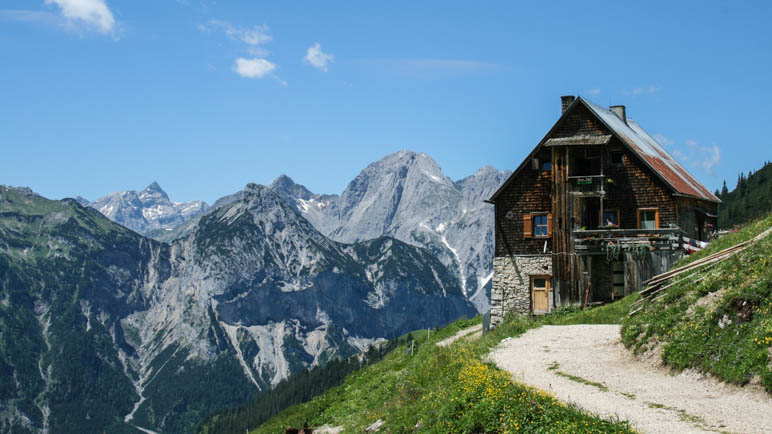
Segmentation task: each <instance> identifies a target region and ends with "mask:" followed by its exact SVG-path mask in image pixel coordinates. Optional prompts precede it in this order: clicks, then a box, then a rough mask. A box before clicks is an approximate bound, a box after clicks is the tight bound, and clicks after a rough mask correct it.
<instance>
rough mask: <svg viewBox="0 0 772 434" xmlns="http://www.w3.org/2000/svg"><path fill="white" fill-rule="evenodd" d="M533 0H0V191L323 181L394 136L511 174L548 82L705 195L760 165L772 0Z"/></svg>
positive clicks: (207, 193)
mask: <svg viewBox="0 0 772 434" xmlns="http://www.w3.org/2000/svg"><path fill="white" fill-rule="evenodd" d="M534 3H535V2H527V3H526V2H510V1H506V2H504V1H502V2H493V1H491V2H454V1H442V2H429V1H426V2H415V1H407V2H400V1H392V2H267V1H263V2H251V1H250V2H246V1H239V2H236V1H230V2H213V1H201V0H187V1H182V0H155V1H152V2H151V1H136V0H24V1H16V0H4V1H3V2H2V4H0V56H1V57H0V59H2V60H0V151H2V154H1V155H2V157H3V158H2V171H0V183H2V184H7V185H24V186H29V187H31V188H32V189H34V190H35V191H37V192H39V193H41V194H43V195H45V196H48V197H51V198H62V197H73V196H76V195H82V196H84V197H86V198H88V199H91V200H93V199H96V198H97V197H99V196H102V195H104V194H106V193H109V192H112V191H120V190H126V189H141V188H144V187H145V186H147V185H148V184H149V183H151V182H152V181H158V182H159V183H160V184H161V186H162V187H163V188H164V189H165V190H166V191H167V192H168V193H169V195H170V196H171V197H172V199H174V200H177V201H187V200H194V199H203V200H206V201H207V202H209V203H212V202H213V201H214V200H215V199H217V198H218V197H220V196H223V195H225V194H228V193H232V192H234V191H237V190H239V189H241V188H242V187H243V186H244V185H245V184H246V183H247V182H258V183H269V182H270V181H271V180H272V179H273V178H275V177H276V176H278V175H280V174H282V173H286V174H288V175H289V176H291V177H292V178H293V179H295V181H297V182H300V183H302V184H305V185H306V186H307V187H309V188H310V189H311V190H312V191H314V192H317V193H340V192H342V190H343V189H344V188H345V186H346V183H347V182H348V181H350V180H351V179H352V178H353V177H354V176H356V175H357V173H358V172H359V171H360V170H361V169H363V168H364V167H365V166H366V165H367V164H369V163H371V162H373V161H375V160H377V159H379V158H381V157H383V156H384V155H386V154H388V153H391V152H394V151H397V150H400V149H412V150H415V151H419V152H426V153H427V154H429V155H430V156H432V157H433V158H434V159H435V160H437V162H438V163H439V164H440V166H441V167H442V168H443V170H444V171H445V173H446V174H447V175H448V176H450V177H451V178H453V179H459V178H462V177H464V176H467V175H470V174H472V173H473V172H474V171H475V170H476V169H477V168H479V167H481V166H484V165H492V166H494V167H496V168H498V169H513V168H514V167H516V165H517V164H519V162H520V161H521V160H522V159H523V158H524V157H525V155H526V154H527V153H528V152H529V151H530V149H531V148H532V147H533V146H534V145H536V143H537V142H538V141H539V140H540V139H541V137H542V136H543V135H544V134H545V133H546V132H547V130H548V129H549V128H550V126H551V125H552V124H553V123H554V122H555V120H556V119H557V118H558V116H559V111H560V98H559V97H560V96H561V95H566V94H573V95H577V94H579V95H582V96H584V97H586V98H588V99H590V100H591V101H593V102H596V103H598V104H600V105H604V106H608V105H612V104H624V105H626V106H627V114H628V116H629V117H631V118H633V119H635V120H636V121H637V122H638V123H639V124H641V125H642V126H643V127H644V128H645V129H646V130H647V131H648V132H650V133H651V134H653V135H657V137H659V139H660V141H661V142H662V143H663V144H664V145H665V146H666V148H667V149H669V150H670V151H671V152H672V153H674V154H675V155H676V157H677V158H679V159H680V160H681V161H682V163H683V164H684V165H685V166H686V167H687V168H688V169H689V170H690V171H691V172H692V173H693V174H694V175H695V176H697V178H698V179H700V180H701V181H702V182H703V183H704V184H705V185H707V186H708V187H709V188H711V189H715V188H719V187H720V186H721V182H722V180H724V179H726V180H727V181H728V185H729V186H730V188H731V187H733V186H734V184H735V182H736V179H737V175H738V174H739V172H740V171H743V172H746V173H747V172H748V170H755V169H758V168H759V167H761V165H762V164H763V161H765V160H772V143H771V142H772V139H770V135H769V133H768V128H767V125H768V123H769V117H770V114H772V111H771V110H770V105H772V82H771V80H770V77H772V30H770V28H772V27H771V26H769V23H770V22H772V2H767V1H759V2H728V1H721V2H708V1H700V2H670V1H668V2H654V1H647V2H621V1H618V0H617V1H613V2H595V1H590V2H553V3H549V4H548V5H547V6H538V7H537V6H535V5H534ZM539 3H542V2H539ZM545 3H546V2H545Z"/></svg>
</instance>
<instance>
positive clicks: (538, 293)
mask: <svg viewBox="0 0 772 434" xmlns="http://www.w3.org/2000/svg"><path fill="white" fill-rule="evenodd" d="M531 302H532V303H533V304H532V305H533V313H536V314H540V313H548V312H549V311H550V277H549V276H533V277H531Z"/></svg>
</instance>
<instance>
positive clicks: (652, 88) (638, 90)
mask: <svg viewBox="0 0 772 434" xmlns="http://www.w3.org/2000/svg"><path fill="white" fill-rule="evenodd" d="M660 91H662V86H661V85H659V84H650V85H648V86H643V87H635V88H633V89H630V90H624V91H622V93H623V94H625V95H632V96H640V95H646V94H648V95H652V94H655V93H658V92H660Z"/></svg>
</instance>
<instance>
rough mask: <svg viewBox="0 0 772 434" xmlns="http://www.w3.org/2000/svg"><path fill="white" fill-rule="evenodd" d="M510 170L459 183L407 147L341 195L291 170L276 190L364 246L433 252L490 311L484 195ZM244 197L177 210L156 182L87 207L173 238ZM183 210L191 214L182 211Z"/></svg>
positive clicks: (331, 231) (484, 171)
mask: <svg viewBox="0 0 772 434" xmlns="http://www.w3.org/2000/svg"><path fill="white" fill-rule="evenodd" d="M510 173H511V172H509V171H504V172H502V171H499V170H497V169H495V168H493V167H491V166H486V167H483V168H481V169H479V170H478V171H477V172H475V173H474V174H473V175H471V176H468V177H466V178H463V179H461V180H458V181H453V180H451V179H450V178H448V177H447V176H445V175H444V174H443V172H442V169H441V168H440V166H439V165H438V164H437V163H436V162H435V161H434V160H433V159H432V158H431V157H429V156H428V155H426V154H424V153H416V152H412V151H399V152H396V153H393V154H390V155H387V156H385V157H384V158H382V159H381V160H379V161H377V162H375V163H372V164H370V165H369V166H367V167H366V168H365V169H364V170H362V171H361V173H359V175H358V176H356V177H355V178H354V179H353V180H352V181H351V182H350V183H349V184H348V186H347V187H346V189H345V190H344V191H343V193H342V194H340V195H335V194H316V193H313V192H311V191H310V190H308V189H307V188H306V187H305V186H303V185H300V184H296V183H295V182H294V181H293V180H292V179H291V178H290V177H289V176H287V175H282V176H279V177H278V178H276V179H275V180H274V181H273V182H272V183H271V184H270V186H269V187H270V188H271V189H272V190H273V191H275V192H276V193H277V194H278V195H279V196H281V197H282V198H283V199H284V200H285V201H286V202H287V203H288V204H289V205H290V206H292V207H293V208H294V209H295V210H296V211H297V212H298V213H300V214H301V215H302V216H303V217H304V218H305V219H307V220H308V221H309V222H311V224H312V225H313V226H314V227H315V228H316V229H317V230H318V231H319V232H321V233H322V234H323V235H325V236H326V237H328V238H330V239H332V240H334V241H338V242H341V243H356V242H360V241H366V240H372V239H376V238H379V237H384V236H386V237H391V238H395V239H397V240H400V241H403V242H405V243H408V244H411V245H414V246H417V247H423V248H425V249H428V250H429V251H431V252H432V254H433V255H434V256H436V257H437V258H438V259H439V260H440V261H441V262H442V263H443V264H444V265H445V266H446V267H448V268H449V269H450V270H451V271H452V272H453V273H454V274H456V276H457V277H458V279H459V281H460V284H461V288H462V290H463V292H464V295H465V296H466V297H467V298H468V299H469V300H470V301H471V302H472V303H473V304H474V305H475V307H476V308H477V310H478V311H479V312H484V311H487V310H488V307H489V298H490V286H491V276H492V272H493V266H492V261H493V207H492V206H491V205H488V204H486V203H484V202H483V200H485V199H487V198H488V197H490V196H491V195H492V194H493V193H494V192H495V191H496V189H498V187H499V186H500V185H501V184H502V183H503V182H504V180H506V178H507V177H508V176H509V175H510ZM240 195H241V192H236V193H234V194H231V195H228V196H225V197H223V198H220V199H219V200H217V201H216V202H215V203H214V204H213V205H212V206H211V207H207V206H206V204H205V203H204V202H201V201H197V202H191V203H188V204H177V205H176V208H175V207H174V206H172V205H174V202H171V201H170V200H169V199H168V197H167V196H166V193H163V190H161V189H160V187H159V186H158V184H156V183H154V184H152V185H151V186H149V187H148V188H146V189H145V190H143V191H142V192H140V193H136V192H132V191H126V192H122V193H112V194H110V195H108V196H105V197H103V198H100V199H97V200H96V201H94V202H93V203H88V202H85V204H87V205H88V206H92V207H94V208H96V209H98V210H100V212H102V213H103V214H105V216H107V217H108V218H110V219H112V220H113V221H115V222H117V223H120V224H122V225H124V226H126V227H129V228H131V229H133V230H135V231H137V232H140V233H142V234H146V235H148V236H150V237H152V238H155V239H158V240H160V241H172V240H174V239H178V238H180V237H184V236H185V235H187V234H188V233H189V232H190V231H191V230H192V228H193V227H195V224H196V222H197V221H198V219H199V218H200V217H201V216H202V215H205V214H206V213H207V212H213V211H214V210H216V209H218V208H220V207H222V206H225V205H228V204H230V203H232V202H233V201H234V200H237V199H238V198H239V197H240ZM138 198H139V199H138ZM142 198H153V200H145V201H144V202H142V200H140V199H142ZM140 203H144V204H147V205H146V207H143V206H141V205H140ZM169 204H171V205H169ZM177 209H188V210H190V211H189V212H188V213H187V214H181V213H179V212H177V211H176V210H177ZM148 215H149V216H153V217H156V219H155V220H152V222H153V223H152V224H150V223H145V222H146V221H150V220H148V217H145V216H148ZM139 216H143V218H144V219H140V218H139ZM171 222H181V223H182V224H177V225H174V224H171Z"/></svg>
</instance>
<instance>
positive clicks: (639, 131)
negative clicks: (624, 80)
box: [488, 96, 720, 202]
mask: <svg viewBox="0 0 772 434" xmlns="http://www.w3.org/2000/svg"><path fill="white" fill-rule="evenodd" d="M577 104H582V105H584V106H585V107H587V108H588V109H589V110H590V112H591V113H593V114H594V115H595V116H596V117H597V118H598V120H599V121H600V122H601V123H603V125H605V126H606V128H608V130H609V131H610V132H611V133H612V134H613V135H614V136H616V137H617V138H618V139H619V141H621V142H622V143H624V144H625V145H626V146H627V148H628V149H630V151H632V152H633V153H635V154H636V155H637V156H638V157H639V158H640V159H641V161H643V162H644V164H646V165H647V166H648V167H649V168H650V169H651V170H652V171H653V172H654V173H655V174H656V175H657V176H658V177H659V178H660V179H661V180H662V181H664V182H665V184H667V185H668V186H669V187H670V188H671V189H672V190H673V191H674V192H675V193H677V194H681V195H684V196H691V197H694V198H696V199H702V200H708V201H711V202H720V200H719V199H718V198H717V197H716V196H715V195H714V194H713V193H711V192H710V190H708V189H707V188H705V186H703V185H702V184H700V182H699V181H697V179H696V178H694V176H692V174H691V173H689V172H688V171H687V170H686V169H685V168H684V167H683V166H681V164H680V163H678V161H676V159H675V158H673V157H672V156H671V155H670V154H668V152H667V151H665V148H663V147H662V145H660V144H659V143H657V141H656V140H654V138H653V137H651V136H650V135H649V134H648V133H647V132H646V131H644V130H643V128H641V127H640V125H638V124H637V123H636V122H635V121H633V120H632V119H629V118H628V119H627V122H624V121H623V120H622V119H621V118H620V117H619V116H617V115H616V114H614V113H613V112H612V111H610V110H607V109H605V108H603V107H600V106H598V105H595V104H593V103H591V102H590V101H587V100H586V99H584V98H582V97H581V96H580V97H577V98H576V100H575V101H574V102H573V103H571V105H570V106H568V108H566V111H565V112H563V115H561V116H560V119H558V121H557V122H556V123H555V125H554V126H553V127H552V129H550V131H549V133H547V135H546V136H544V138H543V139H542V140H541V141H540V142H539V144H538V145H537V146H536V148H534V150H533V151H531V153H530V154H529V155H528V157H527V158H526V159H525V160H523V162H522V163H521V164H520V166H519V167H518V168H517V170H515V171H514V172H513V173H512V175H511V176H510V177H509V179H507V181H506V182H505V183H504V184H503V185H502V186H501V188H499V189H498V190H497V191H496V193H494V194H493V196H491V198H490V199H489V200H488V201H489V202H495V200H496V197H498V195H499V194H500V193H501V192H502V191H504V189H505V188H506V187H507V185H508V184H509V183H510V181H511V180H512V179H514V178H515V176H516V175H517V174H518V173H519V172H520V171H521V170H522V168H523V167H524V166H525V165H526V163H527V162H528V160H529V159H530V158H531V157H532V156H533V155H534V154H535V153H536V152H537V151H538V150H539V149H540V148H541V147H542V145H544V144H545V143H546V142H547V141H548V140H550V136H551V135H552V132H553V130H554V129H555V127H556V126H557V125H558V124H559V123H560V121H561V120H562V119H563V118H564V117H565V116H566V115H567V114H568V113H569V112H570V111H571V110H573V109H574V108H575V107H576V105H577Z"/></svg>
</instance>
